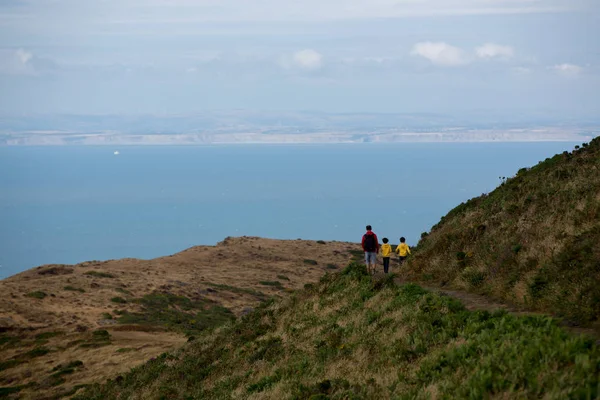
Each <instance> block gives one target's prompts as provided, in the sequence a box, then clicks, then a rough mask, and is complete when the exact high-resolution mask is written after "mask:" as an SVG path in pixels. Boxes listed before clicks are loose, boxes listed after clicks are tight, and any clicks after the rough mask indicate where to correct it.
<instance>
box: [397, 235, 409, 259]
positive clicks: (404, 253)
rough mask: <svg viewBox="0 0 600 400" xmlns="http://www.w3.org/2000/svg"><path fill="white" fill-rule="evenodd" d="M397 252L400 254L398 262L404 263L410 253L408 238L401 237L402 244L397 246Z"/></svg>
mask: <svg viewBox="0 0 600 400" xmlns="http://www.w3.org/2000/svg"><path fill="white" fill-rule="evenodd" d="M396 254H398V256H399V257H398V262H399V263H400V265H402V263H404V260H406V257H408V255H409V254H410V247H408V245H407V244H406V239H405V238H404V237H401V238H400V244H399V245H398V247H396Z"/></svg>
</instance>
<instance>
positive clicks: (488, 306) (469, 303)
mask: <svg viewBox="0 0 600 400" xmlns="http://www.w3.org/2000/svg"><path fill="white" fill-rule="evenodd" d="M381 275H382V276H383V274H381ZM394 282H396V283H397V284H399V285H403V284H407V283H414V284H415V285H419V286H421V287H422V288H423V289H426V290H429V291H431V292H435V293H439V294H441V295H446V296H450V297H452V298H455V299H457V300H460V301H461V302H462V303H463V304H464V306H465V308H466V309H467V310H469V311H478V310H480V311H490V312H491V311H496V310H506V311H507V312H509V313H510V314H512V315H516V316H525V315H548V314H544V313H540V312H533V311H528V310H524V309H522V308H519V307H516V306H514V305H511V304H506V303H502V302H498V301H494V300H493V299H490V298H488V297H485V296H482V295H479V294H475V293H469V292H464V291H460V290H451V289H445V288H441V287H439V286H431V285H425V284H423V283H421V282H412V281H408V280H405V279H402V278H400V277H399V278H396V279H395V280H394ZM561 325H562V327H563V328H564V329H566V330H567V331H569V332H571V333H574V334H578V335H586V336H591V337H593V338H595V339H596V344H597V345H600V326H595V327H593V328H580V327H574V326H570V325H569V324H568V323H567V322H563V323H562V324H561Z"/></svg>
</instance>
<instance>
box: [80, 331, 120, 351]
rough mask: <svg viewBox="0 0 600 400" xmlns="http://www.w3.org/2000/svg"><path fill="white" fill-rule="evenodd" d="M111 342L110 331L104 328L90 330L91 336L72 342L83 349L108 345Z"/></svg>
mask: <svg viewBox="0 0 600 400" xmlns="http://www.w3.org/2000/svg"><path fill="white" fill-rule="evenodd" d="M110 343H111V341H110V333H109V332H108V331H107V330H105V329H97V330H95V331H93V332H92V336H91V337H88V338H87V339H86V340H83V341H75V342H73V344H79V347H81V348H84V349H89V348H93V349H95V348H98V347H104V346H108V345H109V344H110Z"/></svg>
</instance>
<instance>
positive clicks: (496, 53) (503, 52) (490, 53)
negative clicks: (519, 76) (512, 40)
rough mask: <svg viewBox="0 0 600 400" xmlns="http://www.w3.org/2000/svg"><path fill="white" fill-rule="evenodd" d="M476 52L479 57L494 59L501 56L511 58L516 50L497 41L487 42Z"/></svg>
mask: <svg viewBox="0 0 600 400" xmlns="http://www.w3.org/2000/svg"><path fill="white" fill-rule="evenodd" d="M475 54H476V55H477V57H479V58H483V59H492V58H501V59H509V58H512V57H513V56H514V55H515V50H514V49H513V48H512V47H510V46H503V45H499V44H495V43H486V44H484V45H483V46H479V47H477V48H476V49H475Z"/></svg>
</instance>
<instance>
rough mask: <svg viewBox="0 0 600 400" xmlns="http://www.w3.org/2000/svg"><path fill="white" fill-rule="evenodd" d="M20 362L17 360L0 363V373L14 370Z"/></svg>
mask: <svg viewBox="0 0 600 400" xmlns="http://www.w3.org/2000/svg"><path fill="white" fill-rule="evenodd" d="M21 363H22V361H21V360H18V359H12V360H7V361H0V371H4V370H6V369H10V368H14V367H16V366H17V365H19V364H21Z"/></svg>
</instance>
